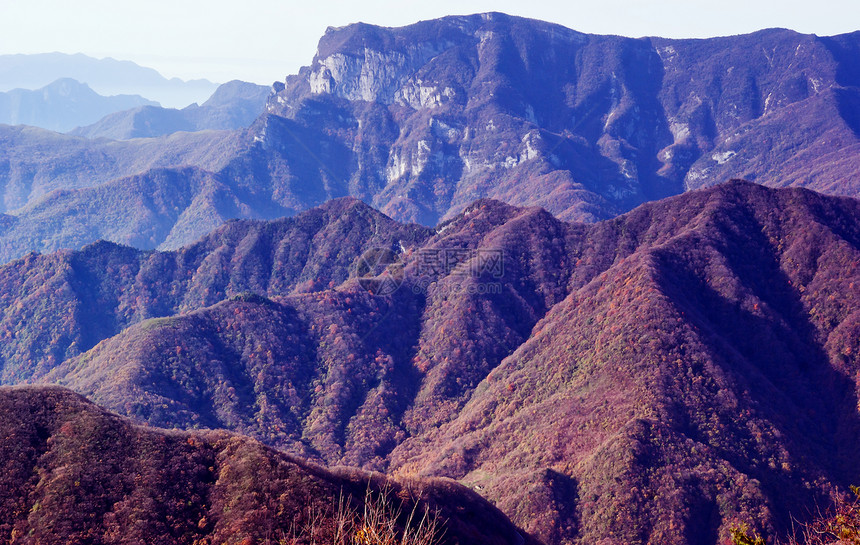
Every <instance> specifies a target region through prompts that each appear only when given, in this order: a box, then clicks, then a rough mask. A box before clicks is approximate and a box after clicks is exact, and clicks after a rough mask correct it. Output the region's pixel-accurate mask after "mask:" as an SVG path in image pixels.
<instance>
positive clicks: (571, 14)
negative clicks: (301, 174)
mask: <svg viewBox="0 0 860 545" xmlns="http://www.w3.org/2000/svg"><path fill="white" fill-rule="evenodd" d="M486 11H501V12H505V13H509V14H511V15H520V16H524V17H531V18H535V19H542V20H545V21H552V22H555V23H559V24H562V25H564V26H567V27H570V28H572V29H574V30H578V31H581V32H589V33H597V34H618V35H622V36H632V37H639V36H664V37H669V38H703V37H711V36H725V35H730V34H742V33H746V32H752V31H755V30H759V29H762V28H772V27H782V28H791V29H793V30H797V31H799V32H804V33H814V34H818V35H833V34H841V33H844V32H853V31H855V30H860V0H812V1H810V0H803V1H798V0H765V1H759V0H706V1H700V0H555V1H550V0H517V1H514V0H459V1H452V0H422V1H420V2H409V1H402V2H392V1H387V0H354V1H346V0H304V1H294V0H290V1H275V0H148V1H146V2H129V1H127V0H75V1H70V0H0V54H8V53H47V52H52V51H60V52H63V53H85V54H87V55H90V56H94V57H98V58H102V57H113V58H115V59H121V60H132V61H135V62H137V63H138V64H141V65H144V66H150V67H152V68H155V69H156V70H158V71H159V72H161V73H162V74H163V75H165V76H167V77H180V78H183V79H191V78H201V77H204V78H208V79H210V80H212V81H215V82H218V83H221V82H224V81H228V80H231V79H242V80H245V81H253V82H256V83H261V84H264V85H268V84H270V83H272V82H273V81H282V80H283V79H284V78H285V77H286V75H287V74H293V73H295V72H297V71H298V69H299V67H300V66H302V65H306V64H309V63H310V61H311V58H312V57H313V54H314V52H315V51H316V45H317V42H318V40H319V37H320V36H321V35H322V34H323V32H324V31H325V29H326V27H328V26H343V25H346V24H349V23H354V22H358V21H363V22H366V23H372V24H378V25H384V26H401V25H406V24H410V23H413V22H416V21H419V20H424V19H433V18H436V17H442V16H445V15H463V14H469V13H480V12H486Z"/></svg>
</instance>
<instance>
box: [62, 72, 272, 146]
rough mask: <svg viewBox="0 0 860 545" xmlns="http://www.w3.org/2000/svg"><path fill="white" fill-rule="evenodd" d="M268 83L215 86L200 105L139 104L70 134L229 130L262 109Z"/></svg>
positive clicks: (145, 134)
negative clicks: (173, 106) (212, 91)
mask: <svg viewBox="0 0 860 545" xmlns="http://www.w3.org/2000/svg"><path fill="white" fill-rule="evenodd" d="M270 92H271V87H266V86H264V85H257V84H254V83H247V82H244V81H238V80H234V81H230V82H227V83H225V84H224V85H221V86H220V87H218V89H217V90H216V91H215V93H214V94H213V95H212V96H211V97H210V98H209V100H207V101H206V102H204V103H203V104H202V105H200V106H198V105H197V104H192V105H191V106H187V107H185V108H183V109H181V110H178V109H175V108H161V107H158V106H139V107H137V108H133V109H130V110H124V111H121V112H116V113H111V114H110V115H107V116H105V117H104V118H102V119H100V120H99V121H98V122H96V123H94V124H92V125H89V126H86V127H80V128H77V129H75V130H73V131H71V133H70V134H74V135H77V136H86V137H88V138H110V139H112V140H129V139H132V138H152V137H156V136H164V135H167V134H172V133H175V132H179V131H201V130H207V129H212V130H231V129H241V128H244V127H247V126H249V125H250V124H251V123H253V122H254V120H255V119H256V118H257V117H258V116H259V115H260V114H262V113H263V111H264V110H265V108H266V99H267V98H268V96H269V94H270Z"/></svg>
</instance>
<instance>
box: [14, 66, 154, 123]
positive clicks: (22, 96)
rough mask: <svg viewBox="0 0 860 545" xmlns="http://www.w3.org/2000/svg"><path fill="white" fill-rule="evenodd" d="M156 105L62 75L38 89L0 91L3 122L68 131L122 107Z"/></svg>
mask: <svg viewBox="0 0 860 545" xmlns="http://www.w3.org/2000/svg"><path fill="white" fill-rule="evenodd" d="M157 105H158V103H156V102H153V101H151V100H147V99H145V98H143V97H142V96H139V95H118V96H102V95H99V94H98V93H96V92H95V91H93V90H92V89H90V88H89V86H87V85H86V84H85V83H80V82H78V81H75V80H73V79H69V78H63V79H58V80H57V81H55V82H53V83H51V84H49V85H47V86H45V87H42V88H41V89H37V90H35V91H30V90H26V89H13V90H11V91H9V92H6V93H0V123H5V124H8V125H32V126H35V127H42V128H45V129H50V130H54V131H60V132H65V131H68V130H70V129H73V128H75V127H79V126H81V125H89V124H90V123H93V122H95V121H97V120H99V119H101V118H102V117H104V116H106V115H108V114H111V113H114V112H117V111H120V110H127V109H129V108H135V107H139V106H157Z"/></svg>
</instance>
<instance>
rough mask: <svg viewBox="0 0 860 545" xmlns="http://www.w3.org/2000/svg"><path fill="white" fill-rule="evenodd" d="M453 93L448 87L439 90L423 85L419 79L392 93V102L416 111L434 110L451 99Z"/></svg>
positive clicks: (432, 86) (435, 87)
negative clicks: (423, 109)
mask: <svg viewBox="0 0 860 545" xmlns="http://www.w3.org/2000/svg"><path fill="white" fill-rule="evenodd" d="M454 95H455V92H454V90H453V89H452V88H450V87H445V88H439V87H437V86H435V85H424V82H422V81H421V80H420V79H417V80H413V81H409V82H408V83H407V84H406V85H404V86H403V87H401V88H400V89H398V90H397V91H396V92H395V93H394V102H395V103H397V104H400V105H403V106H410V107H412V108H414V109H416V110H420V109H422V108H436V107H437V106H441V105H442V104H444V103H445V102H447V101H448V100H450V99H451V98H453V97H454Z"/></svg>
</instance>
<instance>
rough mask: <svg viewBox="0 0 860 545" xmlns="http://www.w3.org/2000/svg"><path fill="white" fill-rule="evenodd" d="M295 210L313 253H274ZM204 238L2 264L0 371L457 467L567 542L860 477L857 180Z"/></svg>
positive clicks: (344, 211)
mask: <svg viewBox="0 0 860 545" xmlns="http://www.w3.org/2000/svg"><path fill="white" fill-rule="evenodd" d="M321 220H322V221H323V223H322V224H320V223H317V222H319V221H321ZM278 225H280V226H278ZM324 225H327V226H324ZM356 225H360V227H359V228H358V229H357V230H356V231H354V232H353V233H351V234H350V235H348V236H346V237H344V234H345V233H346V232H347V231H344V229H345V228H346V227H347V226H356ZM267 226H268V227H267ZM276 226H278V227H277V229H278V230H279V232H281V233H284V235H279V236H284V237H285V238H281V239H280V240H282V241H287V240H289V241H291V242H290V244H289V245H290V246H293V247H295V248H307V247H308V245H307V242H305V241H309V240H314V241H315V242H313V243H311V244H310V246H311V247H313V248H315V250H314V252H311V253H305V250H302V252H300V253H299V255H297V256H296V258H295V260H294V258H290V259H287V257H286V256H287V254H283V253H280V254H278V253H275V254H272V253H270V251H269V250H263V251H261V250H262V249H264V248H271V247H272V246H271V242H267V241H268V240H269V235H264V233H265V232H266V230H267V229H272V228H274V227H276ZM260 229H262V230H260ZM307 229H310V230H307ZM404 229H405V230H404ZM311 233H324V235H319V234H317V235H312V236H309V235H310V234H311ZM370 233H376V235H375V236H376V237H378V238H375V239H372V240H370V241H369V240H368V239H367V238H366V237H367V236H368V235H369V234H370ZM276 238H277V237H276ZM344 238H345V240H348V241H354V242H355V243H356V244H355V245H353V242H350V243H349V244H348V245H347V246H343V243H342V242H335V241H340V240H343V239H344ZM209 240H210V242H205V241H204V242H202V243H200V244H198V245H197V246H196V248H187V249H184V250H182V251H181V252H179V253H177V254H161V253H157V252H153V253H149V254H147V255H144V256H141V255H140V254H139V252H138V251H136V250H133V249H131V248H121V247H116V246H115V245H112V244H110V243H101V244H99V245H96V246H93V247H90V248H88V249H87V250H85V251H84V252H83V253H69V252H63V253H60V254H56V255H54V256H30V257H27V258H25V259H23V260H19V261H17V262H14V263H12V264H10V265H7V266H5V267H2V268H0V279H2V282H0V285H2V286H4V288H3V290H2V292H0V294H3V296H2V299H0V300H2V303H3V307H4V308H6V309H7V311H6V318H4V320H3V321H2V322H0V337H2V338H5V339H9V340H11V341H12V342H11V343H4V344H6V347H8V349H7V350H6V351H5V353H4V354H3V357H4V358H5V361H6V364H5V366H4V370H3V376H4V380H5V381H7V382H15V381H20V380H41V381H47V382H59V383H61V384H64V385H66V386H69V387H72V388H74V389H76V390H78V391H80V392H82V393H85V394H86V395H88V396H90V397H91V398H92V399H94V400H96V401H98V402H100V403H104V404H105V405H106V406H108V407H110V408H112V409H113V410H117V411H119V412H121V413H124V414H127V415H129V416H134V417H135V418H138V419H142V420H144V421H149V422H151V423H152V424H157V425H160V426H171V425H178V426H183V427H192V428H193V427H195V426H203V427H205V426H215V427H227V428H232V429H236V430H238V431H241V432H243V433H246V434H249V435H251V436H253V437H256V438H257V439H260V440H263V441H265V442H268V443H271V444H274V445H277V446H279V447H281V448H286V449H288V450H290V451H293V452H296V453H299V454H300V455H302V456H305V457H310V458H311V459H314V460H317V461H320V462H325V463H326V464H329V465H331V464H347V465H352V466H360V467H366V468H369V469H374V470H385V471H387V472H389V473H392V474H395V475H403V476H410V475H422V476H445V477H451V478H456V479H458V480H460V481H461V482H463V483H464V484H467V485H468V486H470V487H472V488H473V489H474V490H477V491H479V492H480V493H481V494H482V495H484V496H485V497H487V498H489V499H490V500H492V501H493V502H494V503H495V504H496V505H497V506H498V507H499V508H501V509H502V510H503V511H504V512H505V513H507V514H508V515H509V516H511V517H512V520H514V521H515V522H517V523H518V524H519V525H520V526H522V527H523V528H524V529H525V530H526V531H528V532H530V533H532V534H533V535H535V536H536V537H538V538H540V539H541V540H543V541H544V542H546V543H552V544H555V543H580V542H581V543H590V542H595V541H599V540H600V539H610V542H617V543H647V542H653V541H655V540H657V541H659V540H661V539H662V540H664V541H666V542H669V543H678V544H686V543H709V544H710V543H719V542H721V541H720V540H722V539H726V538H727V537H728V533H729V530H730V528H731V527H732V526H733V525H738V524H741V523H748V524H751V525H753V526H754V527H755V528H756V529H757V531H759V532H760V533H762V534H763V535H765V536H768V537H769V538H774V537H775V536H780V535H783V536H784V535H785V533H786V532H788V531H789V530H790V524H791V518H790V517H796V518H802V517H805V516H806V514H808V513H810V512H811V511H808V509H811V508H812V507H813V506H814V505H815V504H816V503H818V504H819V505H824V504H826V503H827V502H828V501H829V500H828V497H829V495H830V494H831V493H832V492H833V487H834V486H835V487H845V486H847V485H848V484H850V483H851V482H853V481H854V480H856V467H855V464H853V461H852V460H853V458H852V456H853V455H852V452H853V451H852V449H854V446H855V445H856V444H858V442H860V418H858V415H857V409H856V407H857V403H856V399H857V396H858V392H860V386H858V384H860V382H858V380H857V375H856V369H858V367H857V365H858V363H857V356H856V354H857V351H858V349H860V346H858V345H857V339H860V334H858V332H860V329H858V328H860V315H858V314H857V311H856V305H854V302H855V301H857V300H858V298H860V289H858V286H860V278H858V277H857V271H858V270H860V269H858V268H857V265H858V264H860V201H857V200H856V199H851V198H837V197H826V196H822V195H819V194H816V193H814V192H811V191H808V190H804V189H768V188H765V187H763V186H760V185H757V184H753V183H749V182H732V183H729V184H725V185H721V186H717V187H714V188H709V189H704V190H697V191H692V192H688V193H685V194H683V195H680V196H676V197H671V198H669V199H667V200H664V201H660V202H655V203H649V204H646V205H643V206H642V207H639V208H637V209H636V210H634V211H632V212H630V213H628V214H625V215H622V216H619V217H618V218H615V219H611V220H606V221H603V222H599V223H597V224H592V225H589V224H570V223H565V222H562V221H560V220H558V219H557V218H555V217H553V216H552V215H551V214H549V213H547V212H546V211H544V210H541V209H538V208H526V209H520V208H516V207H512V206H510V205H507V204H504V203H500V202H497V201H492V200H482V201H477V202H476V203H474V204H473V205H471V206H470V207H468V208H467V209H466V210H465V211H464V212H463V213H462V214H460V215H459V216H456V217H455V218H453V219H452V220H450V221H449V222H446V223H445V224H442V225H440V226H439V227H438V228H437V229H435V230H432V231H431V230H427V229H426V228H421V227H419V226H407V227H403V226H398V224H397V223H396V222H394V221H393V220H391V219H390V218H386V217H384V216H382V215H381V214H379V213H378V212H375V211H373V210H371V209H369V208H368V207H367V206H366V205H365V204H363V203H361V202H360V201H358V200H356V199H351V198H350V199H341V200H338V201H335V202H333V203H331V204H330V205H328V206H327V207H326V209H325V210H320V211H312V212H310V213H305V214H302V215H300V216H297V217H296V218H292V219H289V220H283V221H282V222H275V223H274V224H268V223H265V222H247V221H238V222H230V223H228V224H226V225H225V227H224V228H222V229H221V231H220V232H218V231H216V233H214V234H213V235H210V237H209ZM323 241H326V242H323ZM225 243H226V244H225ZM347 248H348V249H347ZM368 252H369V253H368ZM380 252H382V253H380ZM386 255H387V256H388V257H384V256H386ZM440 255H441V256H443V258H442V259H441V260H440V258H439V256H440ZM270 256H271V257H270ZM325 256H328V257H325ZM335 256H336V257H335ZM499 256H500V257H501V258H502V259H501V268H500V269H499V268H494V267H492V266H489V265H488V263H494V262H495V263H499V262H498V261H493V259H494V258H498V257H499ZM381 257H382V258H381ZM273 258H274V260H273V261H270V259H273ZM320 258H324V259H331V258H334V259H335V261H334V263H336V266H334V267H332V265H330V264H329V265H324V266H323V265H322V264H321V263H320V261H318V260H319V259H320ZM58 259H60V260H63V261H65V262H66V263H69V266H71V270H69V272H65V270H67V269H65V268H66V267H68V266H67V265H62V267H59V266H58V264H57V263H55V262H56V261H57V260H58ZM141 259H143V261H142V263H149V264H151V265H152V266H155V265H157V267H158V270H159V271H161V272H160V273H159V274H158V277H157V278H155V277H152V272H151V271H154V270H155V269H152V268H151V266H150V265H136V264H135V263H138V262H141V261H140V260H141ZM171 262H174V263H175V265H173V264H170V263H171ZM282 263H292V264H291V265H290V266H289V267H288V268H285V269H282V268H281V267H282V265H281V264H282ZM374 264H375V265H374ZM213 267H215V268H214V269H213ZM488 267H489V268H488ZM147 269H150V272H145V271H146V270H147ZM216 270H217V271H222V272H221V273H219V274H215V275H213V274H212V273H213V271H216ZM278 270H284V271H292V272H291V273H289V274H288V275H286V279H287V280H286V282H285V281H283V280H280V278H283V277H284V273H280V272H279V273H277V274H273V272H274V271H278ZM72 271H75V272H74V273H73V274H72V275H71V276H69V273H71V272H72ZM165 271H173V272H170V273H165ZM182 271H188V272H182ZM191 271H195V272H191ZM301 271H304V272H301ZM319 271H335V274H334V276H331V277H328V278H321V277H319V276H318V272H319ZM386 271H387V272H386ZM378 273H382V276H376V277H374V275H376V274H378ZM305 274H309V276H305ZM46 275H47V276H46ZM188 275H190V276H191V277H192V278H194V280H192V281H191V282H190V283H189V281H188V280H183V278H187V277H188ZM386 275H388V276H386ZM108 278H111V279H115V280H111V281H110V282H107V281H106V279H108ZM374 278H376V280H374ZM386 278H390V279H394V281H395V286H399V288H398V289H396V290H395V291H393V292H391V293H390V295H373V293H375V292H377V290H380V289H384V286H385V284H384V283H379V282H384V281H385V279H386ZM25 279H26V280H25ZM275 279H278V281H277V282H273V280H275ZM66 286H68V287H66ZM132 286H133V287H132ZM68 290H71V291H68ZM368 290H370V291H368ZM168 292H170V293H171V294H172V295H170V296H169V297H165V296H164V294H165V293H168ZM120 293H124V294H125V295H122V296H119V295H118V294H120ZM381 293H388V292H381ZM71 294H74V295H72V297H71V298H70V297H68V295H71ZM837 294H838V297H837ZM225 299H226V300H225ZM180 301H181V303H180V304H178V303H177V302H180ZM15 309H18V310H15ZM85 309H98V313H97V314H88V313H89V312H92V311H86V310H85ZM177 310H178V311H179V312H180V314H177ZM52 315H63V316H78V317H79V318H76V319H79V320H81V321H82V322H85V323H86V324H88V325H87V327H86V328H85V329H77V330H76V329H75V328H76V327H77V328H79V327H80V326H77V325H75V323H74V321H72V323H65V324H58V323H54V324H52V322H50V321H45V320H44V318H43V317H44V316H52ZM158 316H161V318H156V317H158ZM20 323H27V324H32V325H33V326H34V327H29V328H27V329H25V330H19V332H18V333H17V334H16V335H15V336H11V337H10V336H9V332H10V331H11V330H10V329H9V327H11V326H12V324H20ZM39 324H42V325H39ZM129 325H130V326H131V327H128V326H129ZM75 331H79V333H75ZM751 331H754V332H755V335H754V336H751V335H750V334H749V332H751ZM84 332H86V334H87V335H89V337H87V338H85V336H82V335H83V333H84ZM117 333H118V334H117ZM114 335H116V336H115V337H113V338H110V337H112V336H114ZM75 338H78V339H81V340H80V341H75V342H71V341H72V340H73V339H75ZM48 343H50V346H52V347H54V348H56V349H58V351H55V352H53V353H51V352H48V351H45V350H44V347H46V346H48ZM4 348H5V347H4ZM85 351H86V352H85ZM10 363H12V364H13V365H12V367H10V366H9V364H10ZM824 392H828V394H827V395H824V394H823V393H824ZM164 406H167V407H168V409H164V408H163V407H164ZM654 498H661V500H660V502H659V503H658V504H654V505H652V504H651V503H649V502H651V501H652V500H653V499H654ZM649 506H650V507H649ZM618 513H625V515H624V516H623V517H620V518H619V516H620V515H618ZM700 528H706V529H707V532H706V533H705V534H701V537H695V536H697V535H699V534H697V531H698V530H697V529H700ZM612 540H614V541H612Z"/></svg>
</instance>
